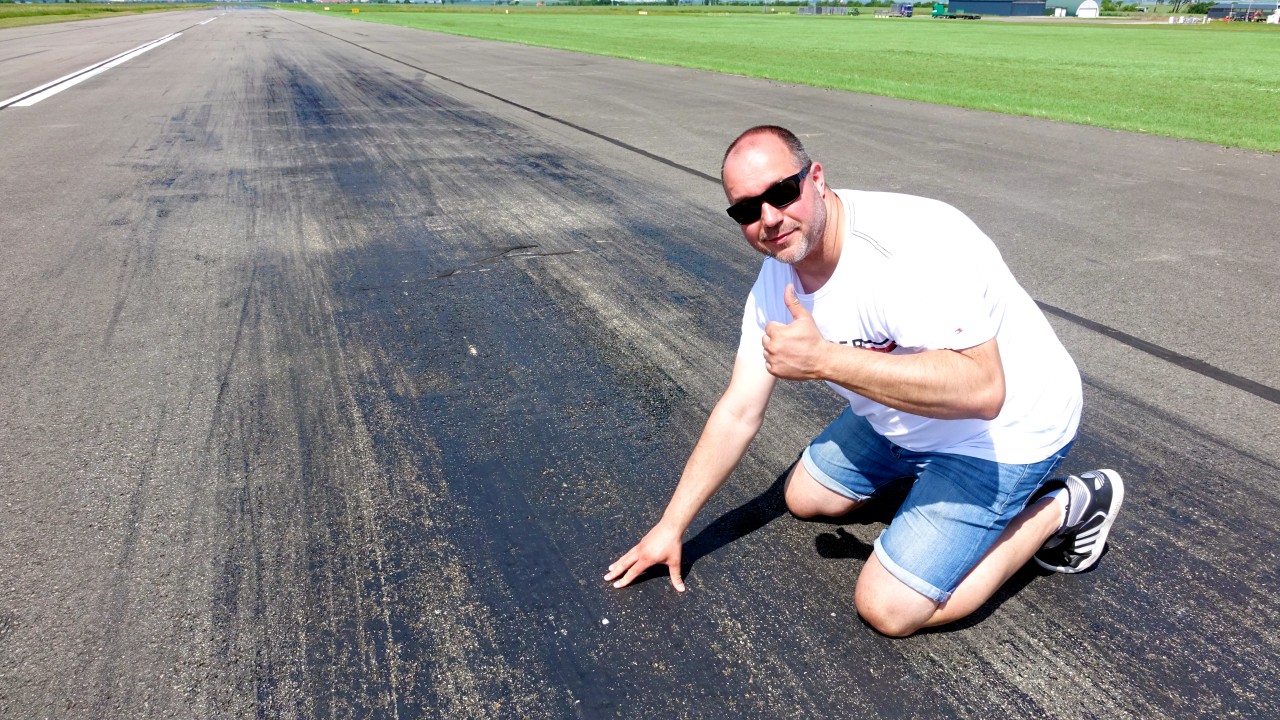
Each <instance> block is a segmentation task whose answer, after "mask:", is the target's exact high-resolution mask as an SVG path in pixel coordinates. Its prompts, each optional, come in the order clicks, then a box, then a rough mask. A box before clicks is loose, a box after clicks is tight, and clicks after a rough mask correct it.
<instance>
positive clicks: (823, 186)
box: [809, 162, 827, 195]
mask: <svg viewBox="0 0 1280 720" xmlns="http://www.w3.org/2000/svg"><path fill="white" fill-rule="evenodd" d="M809 177H810V178H812V179H813V184H814V185H817V186H818V193H819V194H820V195H826V193H827V176H826V175H824V174H823V173H822V163H820V162H815V163H814V164H813V165H812V166H811V168H810V169H809Z"/></svg>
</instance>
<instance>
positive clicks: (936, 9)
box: [933, 2, 982, 20]
mask: <svg viewBox="0 0 1280 720" xmlns="http://www.w3.org/2000/svg"><path fill="white" fill-rule="evenodd" d="M933 17H936V18H942V19H944V20H978V19H980V18H981V17H982V16H981V15H976V14H974V13H967V12H965V11H964V10H963V9H961V8H956V9H955V10H951V9H950V8H949V7H947V4H946V3H940V2H936V3H934V4H933Z"/></svg>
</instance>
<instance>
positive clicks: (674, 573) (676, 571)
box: [667, 562, 684, 592]
mask: <svg viewBox="0 0 1280 720" xmlns="http://www.w3.org/2000/svg"><path fill="white" fill-rule="evenodd" d="M667 567H669V568H671V587H673V588H675V589H676V592H684V580H681V579H680V563H678V562H677V563H676V564H674V565H668V566H667Z"/></svg>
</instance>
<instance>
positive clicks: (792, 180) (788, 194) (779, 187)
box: [760, 177, 800, 208]
mask: <svg viewBox="0 0 1280 720" xmlns="http://www.w3.org/2000/svg"><path fill="white" fill-rule="evenodd" d="M798 197H800V178H798V177H789V178H786V179H784V180H779V181H778V183H777V184H776V185H774V186H773V187H771V188H769V189H768V190H765V191H764V194H763V195H761V196H760V199H761V200H763V201H764V202H767V203H769V204H770V205H772V206H774V207H776V208H781V207H786V206H788V205H790V204H791V203H793V202H795V201H796V198H798Z"/></svg>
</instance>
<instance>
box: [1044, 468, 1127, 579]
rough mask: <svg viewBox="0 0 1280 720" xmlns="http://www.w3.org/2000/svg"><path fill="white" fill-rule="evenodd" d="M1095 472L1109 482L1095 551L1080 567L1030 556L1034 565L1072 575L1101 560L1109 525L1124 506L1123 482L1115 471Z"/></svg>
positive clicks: (1109, 528) (1105, 546) (1105, 547)
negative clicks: (1052, 562)
mask: <svg viewBox="0 0 1280 720" xmlns="http://www.w3.org/2000/svg"><path fill="white" fill-rule="evenodd" d="M1097 472H1100V473H1102V474H1103V475H1106V476H1107V479H1108V480H1110V481H1111V505H1110V506H1108V507H1107V519H1106V520H1103V521H1102V525H1100V526H1099V527H1098V538H1097V540H1095V541H1094V548H1096V550H1095V551H1094V552H1092V553H1090V554H1089V557H1087V558H1085V560H1084V562H1083V563H1081V564H1080V567H1071V566H1070V565H1065V566H1061V567H1059V566H1055V565H1050V564H1048V563H1046V562H1044V561H1042V560H1041V559H1040V558H1038V557H1035V556H1032V558H1033V559H1034V560H1035V561H1036V564H1037V565H1039V566H1040V567H1042V568H1044V569H1045V570H1052V571H1054V572H1060V573H1064V574H1067V575H1074V574H1076V573H1082V572H1084V571H1085V570H1088V569H1089V568H1091V567H1093V566H1094V565H1096V564H1097V563H1098V560H1100V559H1102V553H1103V552H1105V551H1106V549H1107V535H1109V534H1110V533H1111V525H1112V524H1113V523H1114V522H1115V521H1116V515H1118V514H1119V513H1120V506H1121V505H1123V504H1124V480H1122V479H1120V473H1118V472H1116V471H1115V470H1098V471H1097Z"/></svg>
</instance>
